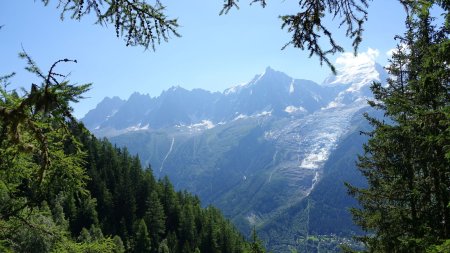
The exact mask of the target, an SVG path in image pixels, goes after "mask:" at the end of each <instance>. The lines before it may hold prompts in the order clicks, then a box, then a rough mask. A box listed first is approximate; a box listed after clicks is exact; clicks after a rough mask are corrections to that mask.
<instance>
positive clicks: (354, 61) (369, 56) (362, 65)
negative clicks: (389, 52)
mask: <svg viewBox="0 0 450 253" xmlns="http://www.w3.org/2000/svg"><path fill="white" fill-rule="evenodd" d="M379 55H380V52H379V50H378V49H373V48H368V49H367V51H366V52H360V53H358V55H357V56H355V55H354V54H353V53H350V52H345V53H342V54H341V55H340V56H339V57H338V58H337V59H336V66H337V72H338V74H337V75H336V76H335V77H333V79H332V81H331V84H334V83H344V84H346V83H353V84H355V83H358V84H361V85H362V84H364V83H366V82H367V80H375V79H376V78H377V77H378V72H377V71H376V68H375V65H376V62H375V60H376V59H377V58H378V56H379Z"/></svg>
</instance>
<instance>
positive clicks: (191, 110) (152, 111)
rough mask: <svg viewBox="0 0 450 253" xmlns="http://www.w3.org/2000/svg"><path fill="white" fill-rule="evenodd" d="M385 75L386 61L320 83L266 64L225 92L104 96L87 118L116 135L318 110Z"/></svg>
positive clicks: (345, 100) (346, 100) (357, 94)
mask: <svg viewBox="0 0 450 253" xmlns="http://www.w3.org/2000/svg"><path fill="white" fill-rule="evenodd" d="M349 71H350V72H349ZM352 71H353V72H352ZM366 74H367V76H365V75H366ZM382 76H385V74H384V72H383V70H382V68H381V66H379V65H373V66H369V65H367V66H366V65H364V66H360V67H359V68H356V69H353V70H352V68H350V69H349V68H347V69H346V72H339V74H338V75H337V76H333V77H330V78H327V79H326V81H324V83H323V84H322V85H319V84H317V83H315V82H313V81H309V80H303V79H294V78H292V77H289V76H288V75H286V74H285V73H283V72H280V71H276V70H274V69H272V68H271V67H267V68H266V69H265V71H264V73H262V74H258V75H256V76H255V77H254V78H253V79H252V80H251V81H249V82H247V83H245V84H241V85H237V86H234V87H231V88H228V89H226V90H225V91H224V92H222V93H220V92H209V91H205V90H202V89H194V90H186V89H184V88H182V87H179V86H178V87H171V88H169V89H168V90H166V91H164V92H162V94H161V95H160V96H159V97H154V98H152V97H150V96H149V95H142V94H139V93H134V94H132V95H131V96H130V98H129V99H128V100H126V101H123V100H120V99H119V98H117V97H115V98H112V99H111V98H105V99H104V100H103V101H102V102H101V103H100V104H99V105H98V106H97V108H95V109H93V110H91V111H89V112H88V113H87V114H86V116H85V117H84V118H83V119H82V121H83V122H84V123H85V124H86V126H87V127H88V128H89V129H91V130H92V131H93V132H94V133H95V134H97V135H101V136H114V135H118V134H122V133H125V132H129V131H136V130H147V129H153V130H155V129H160V128H167V127H174V126H177V125H194V124H198V123H201V122H203V121H205V120H207V121H210V122H213V123H214V124H217V123H219V122H229V121H231V120H233V119H235V118H236V117H238V116H239V115H242V116H252V115H257V114H261V113H268V112H270V113H271V114H273V115H274V116H279V117H284V116H286V115H290V114H293V113H300V112H301V113H313V112H316V111H318V110H320V109H321V108H330V107H335V106H338V105H343V104H344V105H347V104H351V103H353V102H354V101H356V100H358V99H364V98H367V97H369V94H370V92H369V86H370V83H371V82H372V81H379V80H380V79H381V77H382ZM352 78H353V80H355V81H354V82H352V81H351V80H352ZM144 126H145V127H144Z"/></svg>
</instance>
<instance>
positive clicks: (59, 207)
mask: <svg viewBox="0 0 450 253" xmlns="http://www.w3.org/2000/svg"><path fill="white" fill-rule="evenodd" d="M21 56H22V57H23V58H25V59H26V60H27V61H28V64H29V68H28V69H29V70H30V71H31V72H33V73H35V74H37V75H38V77H40V78H41V79H42V84H41V85H36V84H33V85H32V87H31V89H30V91H29V92H28V91H25V90H24V93H25V94H24V95H23V96H21V95H19V93H18V92H16V91H15V90H8V85H9V80H10V77H11V76H13V74H12V75H9V76H4V77H1V78H0V82H1V83H2V86H1V87H0V203H1V205H0V251H1V252H262V248H261V246H260V242H259V241H258V240H257V239H256V238H254V241H253V243H248V242H246V241H245V239H244V238H243V236H242V235H240V234H239V233H238V232H237V230H236V229H235V228H234V227H233V225H231V223H230V222H229V221H227V220H226V219H225V218H223V216H222V215H221V213H220V212H219V211H218V209H216V208H214V207H207V208H201V205H200V201H199V199H198V198H197V197H196V196H193V195H191V194H189V193H187V192H175V190H174V188H173V186H172V184H171V183H170V182H169V180H168V179H167V178H162V179H161V180H159V181H156V180H155V178H154V177H153V174H152V170H151V168H150V167H147V168H145V169H143V168H142V167H141V162H140V160H139V158H138V157H133V156H131V155H130V154H129V153H128V152H127V150H126V149H121V148H118V147H115V146H112V145H111V144H110V143H109V142H108V141H106V140H102V141H100V140H97V139H96V138H95V137H94V136H93V135H91V134H90V133H89V131H88V130H86V128H85V127H84V126H83V125H82V124H80V123H78V122H77V121H76V120H75V119H74V118H73V117H72V114H71V111H72V108H71V107H70V106H69V102H76V101H77V100H78V99H80V98H81V94H82V93H83V92H84V91H86V90H87V89H88V88H89V85H80V86H75V85H71V84H69V82H68V81H59V78H60V77H61V75H59V74H57V73H56V72H54V68H55V67H56V65H58V63H62V62H69V61H70V60H68V59H63V60H61V61H57V62H56V63H55V64H54V65H53V66H52V68H51V69H50V71H49V73H48V75H44V74H43V72H42V71H41V70H39V68H38V67H37V66H36V64H35V63H34V62H33V61H32V60H31V58H30V57H29V56H28V55H27V54H26V53H23V54H21ZM255 250H256V251H255Z"/></svg>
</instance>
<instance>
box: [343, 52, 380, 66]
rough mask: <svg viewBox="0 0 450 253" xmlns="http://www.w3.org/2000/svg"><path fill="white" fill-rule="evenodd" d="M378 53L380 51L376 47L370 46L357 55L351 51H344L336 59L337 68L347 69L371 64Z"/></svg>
mask: <svg viewBox="0 0 450 253" xmlns="http://www.w3.org/2000/svg"><path fill="white" fill-rule="evenodd" d="M379 55H380V51H379V50H378V49H372V48H370V47H369V48H368V49H367V52H361V53H358V55H357V56H355V55H354V54H353V53H350V52H345V53H342V54H341V55H340V56H339V57H338V58H337V59H336V64H337V65H338V69H349V68H352V67H358V66H361V65H373V64H375V60H376V59H377V58H378V56H379Z"/></svg>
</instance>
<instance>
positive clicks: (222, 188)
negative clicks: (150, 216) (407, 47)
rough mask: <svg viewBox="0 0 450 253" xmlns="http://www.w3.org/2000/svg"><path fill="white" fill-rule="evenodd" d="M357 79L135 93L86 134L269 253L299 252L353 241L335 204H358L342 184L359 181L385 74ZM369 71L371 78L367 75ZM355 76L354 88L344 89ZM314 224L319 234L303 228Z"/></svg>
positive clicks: (270, 78) (270, 76)
mask: <svg viewBox="0 0 450 253" xmlns="http://www.w3.org/2000/svg"><path fill="white" fill-rule="evenodd" d="M359 70H360V71H359ZM349 71H350V72H351V73H345V72H344V71H342V70H341V72H340V73H339V74H338V76H337V77H335V78H334V79H333V78H327V79H326V80H328V82H329V83H322V84H317V83H315V82H312V81H308V80H302V79H294V78H291V77H289V76H288V75H286V74H284V73H282V72H280V71H275V70H273V69H271V68H266V71H265V72H264V73H263V74H260V75H256V76H255V78H253V79H252V80H251V81H250V82H248V83H246V84H243V85H238V86H235V87H234V88H229V89H225V90H224V91H223V92H209V91H205V90H201V89H194V90H191V91H189V90H186V89H184V88H181V87H173V88H170V89H169V90H167V91H164V92H163V93H162V94H161V95H160V96H159V97H154V98H151V97H150V96H148V95H140V94H135V95H134V98H133V99H129V101H127V102H125V103H124V104H122V105H121V108H125V109H123V111H122V112H121V110H120V108H119V110H118V111H117V112H115V114H112V113H110V115H112V116H109V117H105V118H104V121H103V122H102V123H100V124H99V125H87V127H88V128H90V129H91V130H93V131H94V134H100V135H101V134H103V135H105V136H109V138H110V140H111V141H112V142H114V143H116V144H117V145H120V146H126V147H128V149H129V151H130V152H131V153H137V154H139V156H140V158H141V159H142V162H143V163H144V164H151V166H152V167H153V169H154V170H153V171H154V173H155V175H156V176H157V177H163V176H165V175H167V176H169V178H170V179H171V181H173V182H174V185H175V187H176V188H177V189H183V190H184V189H186V190H188V191H190V192H193V193H195V194H197V195H198V196H199V197H200V199H201V200H202V202H203V203H205V204H213V205H215V206H217V207H219V208H220V209H221V210H222V211H223V212H224V214H225V215H226V216H227V217H229V218H231V219H232V220H233V222H234V223H235V224H236V225H237V226H238V227H239V228H240V230H241V231H242V232H244V233H248V232H249V231H250V228H251V227H252V226H256V227H257V228H258V229H260V233H261V234H262V235H263V237H264V238H266V239H268V241H269V242H268V243H269V245H270V248H272V249H276V251H277V252H289V250H288V249H289V247H287V248H286V245H285V244H284V241H288V242H289V245H290V246H292V247H294V248H298V249H300V248H299V247H300V246H299V245H300V241H301V240H300V239H298V238H297V239H296V236H297V237H298V236H299V235H301V236H303V237H305V238H306V237H308V235H309V234H315V235H317V236H322V235H321V234H320V233H333V234H339V235H340V236H344V237H345V236H347V237H349V236H350V235H351V234H352V233H354V232H355V229H354V226H352V224H351V218H350V215H349V214H348V213H347V211H346V210H345V209H346V207H345V208H344V207H343V206H342V205H339V204H336V203H333V202H330V199H333V198H334V197H336V198H338V199H342V200H343V201H344V202H343V203H347V204H351V203H354V202H352V201H351V200H350V199H351V198H350V197H348V196H346V194H345V188H344V186H343V184H341V183H336V182H335V178H336V179H339V182H342V181H345V180H347V181H352V182H354V181H356V182H358V180H360V178H358V176H357V175H356V173H354V171H356V169H355V166H354V161H355V159H356V154H357V153H358V152H357V151H358V150H359V151H361V146H362V145H361V143H362V142H361V141H360V140H358V139H357V137H356V136H357V133H359V131H360V130H361V129H364V128H365V127H367V123H365V121H364V119H363V117H362V114H363V113H364V112H367V111H368V105H367V102H366V101H367V100H368V99H371V94H370V92H369V91H370V85H371V84H372V82H374V81H382V78H384V76H387V75H386V73H385V72H380V71H384V70H383V69H382V68H381V69H380V68H379V66H377V65H376V64H375V63H374V64H372V65H370V64H367V66H362V67H361V68H359V69H357V70H355V69H352V68H350V69H349ZM358 71H359V72H358ZM373 71H376V72H377V73H375V72H373ZM368 72H369V73H370V75H369V77H370V78H367V77H366V76H363V75H367V74H368ZM350 74H353V75H354V78H355V80H356V81H355V83H352V82H346V83H340V84H339V83H338V82H337V81H336V80H344V79H343V78H340V77H342V76H345V78H346V79H345V80H350V79H349V76H350ZM340 75H341V76H340ZM130 100H131V102H130ZM136 101H147V102H146V103H147V104H146V105H143V104H140V103H137V102H136ZM127 103H129V104H128V105H127ZM130 104H138V105H140V106H139V107H136V106H130ZM127 110H132V111H130V112H129V113H127ZM103 115H106V113H103ZM121 115H128V118H123V117H124V116H121ZM116 122H120V124H116ZM349 138H350V139H349ZM353 143H354V144H353ZM353 145H356V146H353ZM343 147H344V148H343ZM348 150H350V151H348ZM330 159H331V160H333V161H335V162H331V161H330ZM329 187H331V189H328V188H329ZM319 192H325V193H327V194H328V195H331V196H321V194H318V193H319ZM305 201H306V202H305ZM310 203H312V205H313V206H311V205H310ZM315 206H316V207H315ZM320 207H321V208H320ZM328 209H329V210H328ZM306 214H308V215H306ZM310 214H311V215H310ZM305 215H306V216H305ZM336 215H340V216H342V217H341V218H342V220H343V222H338V223H336V226H337V227H335V228H332V227H330V226H327V225H326V224H321V222H320V221H331V220H333V219H336V218H337V217H336ZM310 217H311V218H313V219H312V220H311V224H313V225H312V227H309V226H306V223H305V222H306V220H308V221H309V218H310ZM279 224H284V225H282V227H280V225H279ZM330 231H331V232H330ZM356 232H357V231H356ZM277 234H283V236H284V238H279V237H278V236H276V235H277ZM324 236H329V235H324ZM303 237H302V238H303ZM271 238H276V239H271ZM326 238H328V237H326ZM327 240H328V239H327ZM339 240H340V239H339ZM339 240H338V241H339ZM332 241H333V243H334V242H337V241H335V240H334V239H333V240H332ZM339 242H341V241H339ZM302 243H310V242H308V241H303V242H302ZM330 243H331V242H330ZM333 243H331V244H330V248H333V247H334V248H336V249H337V246H336V245H334V244H333ZM283 245H284V246H283ZM333 245H334V246H333ZM335 246H336V247H335ZM302 247H303V246H302ZM302 249H303V248H302Z"/></svg>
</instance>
